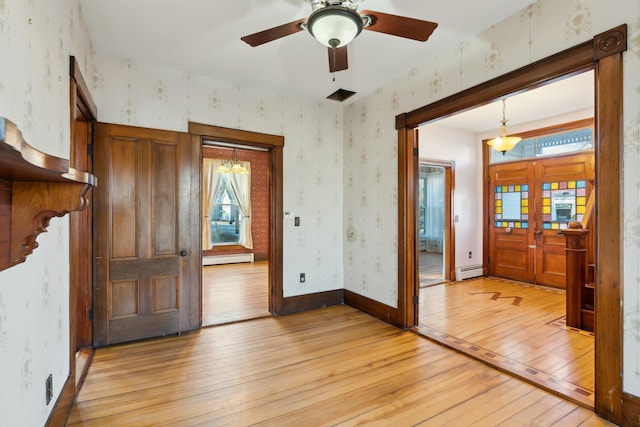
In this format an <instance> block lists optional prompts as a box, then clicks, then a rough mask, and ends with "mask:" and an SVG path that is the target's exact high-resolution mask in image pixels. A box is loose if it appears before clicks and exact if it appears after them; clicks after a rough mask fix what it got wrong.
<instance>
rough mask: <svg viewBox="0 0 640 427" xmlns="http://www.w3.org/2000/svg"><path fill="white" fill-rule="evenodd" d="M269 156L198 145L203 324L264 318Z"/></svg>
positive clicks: (208, 142)
mask: <svg viewBox="0 0 640 427" xmlns="http://www.w3.org/2000/svg"><path fill="white" fill-rule="evenodd" d="M270 157H271V156H270V153H269V151H268V150H267V149H264V148H256V147H248V146H243V145H241V144H233V146H230V144H228V143H220V142H216V141H211V140H205V141H203V147H202V179H203V182H202V207H203V211H202V216H203V224H202V325H203V326H211V325H220V324H225V323H231V322H238V321H243V320H249V319H255V318H259V317H264V316H269V315H270V313H269V292H268V291H269V235H270V230H269V227H270V217H269V215H270V214H269V213H270V209H269V201H270V192H271V186H270V184H269V167H270V164H271V158H270Z"/></svg>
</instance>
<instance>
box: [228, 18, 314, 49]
mask: <svg viewBox="0 0 640 427" xmlns="http://www.w3.org/2000/svg"><path fill="white" fill-rule="evenodd" d="M305 21H306V19H298V20H297V21H293V22H289V23H288V24H284V25H280V26H278V27H273V28H269V29H268V30H264V31H260V32H259V33H255V34H250V35H248V36H244V37H240V40H242V41H244V42H246V43H247V44H249V45H251V46H253V47H256V46H260V45H261V44H264V43H268V42H270V41H273V40H277V39H279V38H281V37H284V36H288V35H291V34H295V33H297V32H298V31H302V27H301V26H300V24H302V23H303V22H305Z"/></svg>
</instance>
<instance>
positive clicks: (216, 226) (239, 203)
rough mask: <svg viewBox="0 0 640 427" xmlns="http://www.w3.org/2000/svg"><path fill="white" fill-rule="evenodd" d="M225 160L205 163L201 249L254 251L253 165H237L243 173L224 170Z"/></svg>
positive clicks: (205, 160)
mask: <svg viewBox="0 0 640 427" xmlns="http://www.w3.org/2000/svg"><path fill="white" fill-rule="evenodd" d="M228 162H229V161H228V160H225V159H204V160H203V173H202V177H203V192H202V193H203V195H202V198H203V204H202V205H203V206H202V210H203V217H204V222H203V224H206V225H203V233H202V234H203V235H202V248H203V249H204V250H207V249H211V248H212V247H214V246H220V245H241V246H243V247H245V248H248V249H252V248H253V243H252V238H251V165H250V163H249V162H237V161H236V164H238V165H240V166H242V168H243V169H244V171H243V172H233V171H230V170H229V168H226V171H224V170H225V168H224V167H221V166H223V165H225V163H228Z"/></svg>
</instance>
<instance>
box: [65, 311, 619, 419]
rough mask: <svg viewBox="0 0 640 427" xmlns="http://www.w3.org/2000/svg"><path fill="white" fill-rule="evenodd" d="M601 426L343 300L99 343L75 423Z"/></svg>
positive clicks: (587, 414)
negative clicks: (292, 311) (127, 341)
mask: <svg viewBox="0 0 640 427" xmlns="http://www.w3.org/2000/svg"><path fill="white" fill-rule="evenodd" d="M365 424H366V425H381V426H414V425H446V426H464V425H477V426H524V425H537V426H550V425H554V426H578V425H584V426H587V425H588V426H601V425H608V424H607V423H606V422H605V421H603V420H601V419H600V418H598V417H597V416H595V415H594V414H593V413H592V412H591V411H589V410H587V409H585V408H583V407H581V406H579V405H576V404H575V403H572V402H569V401H567V400H564V399H562V398H560V397H557V396H555V395H553V394H549V393H547V392H545V391H543V390H541V389H540V388H537V387H534V386H532V385H530V384H527V383H525V382H523V381H521V380H518V379H516V378H514V377H512V376H510V375H507V374H504V373H501V372H499V371H497V370H495V369H492V368H490V367H488V366H487V365H485V364H483V363H481V362H478V361H476V360H473V359H471V358H469V357H466V356H464V355H462V354H459V353H458V352H455V351H452V350H450V349H447V348H445V347H443V346H441V345H438V344H436V343H433V342H432V341H430V340H428V339H425V338H423V337H420V336H419V335H417V334H414V333H412V332H403V331H401V330H399V329H397V328H395V327H392V326H390V325H388V324H386V323H384V322H382V321H379V320H376V319H374V318H372V317H370V316H368V315H366V314H364V313H361V312H359V311H357V310H355V309H353V308H350V307H348V306H344V305H341V306H334V307H328V308H324V309H320V310H314V311H309V312H306V313H300V314H295V315H290V316H283V317H269V318H261V319H256V320H252V321H248V322H240V323H233V324H227V325H223V326H217V327H209V328H203V329H201V330H199V331H196V332H192V333H188V334H183V335H182V336H178V337H176V336H174V337H165V338H160V339H153V340H147V341H142V342H136V343H131V344H124V345H118V346H113V347H107V348H100V349H98V350H96V353H95V356H94V359H93V362H92V365H91V367H90V369H89V374H88V376H87V378H86V380H85V383H84V386H83V388H82V390H81V391H80V394H79V396H78V399H77V402H76V404H75V405H74V407H73V409H72V412H71V414H70V417H69V420H68V423H67V425H68V426H128V427H135V426H196V425H198V426H220V425H230V426H248V425H270V426H336V425H345V426H346V425H349V426H351V425H365Z"/></svg>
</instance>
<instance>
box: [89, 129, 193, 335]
mask: <svg viewBox="0 0 640 427" xmlns="http://www.w3.org/2000/svg"><path fill="white" fill-rule="evenodd" d="M94 135H95V139H94V141H95V155H94V174H95V175H96V177H97V178H98V183H99V184H98V187H97V189H96V191H95V193H94V200H95V204H94V206H95V210H94V224H95V228H94V236H95V240H94V242H95V247H94V255H95V281H94V311H95V315H94V344H95V345H96V346H99V345H106V344H114V343H119V342H124V341H131V340H136V339H141V338H148V337H153V336H160V335H166V334H173V333H179V332H181V331H185V330H191V329H196V328H198V327H199V326H200V257H201V252H200V251H201V249H200V238H199V235H200V225H199V224H200V222H199V212H200V199H199V194H200V186H199V173H200V167H199V163H200V146H199V144H193V143H192V142H191V138H190V137H189V135H188V134H185V133H179V132H170V131H161V130H153V129H142V128H135V127H130V126H119V125H111V124H101V123H98V124H96V127H95V131H94Z"/></svg>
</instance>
